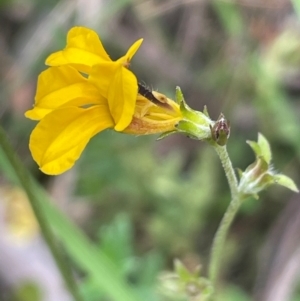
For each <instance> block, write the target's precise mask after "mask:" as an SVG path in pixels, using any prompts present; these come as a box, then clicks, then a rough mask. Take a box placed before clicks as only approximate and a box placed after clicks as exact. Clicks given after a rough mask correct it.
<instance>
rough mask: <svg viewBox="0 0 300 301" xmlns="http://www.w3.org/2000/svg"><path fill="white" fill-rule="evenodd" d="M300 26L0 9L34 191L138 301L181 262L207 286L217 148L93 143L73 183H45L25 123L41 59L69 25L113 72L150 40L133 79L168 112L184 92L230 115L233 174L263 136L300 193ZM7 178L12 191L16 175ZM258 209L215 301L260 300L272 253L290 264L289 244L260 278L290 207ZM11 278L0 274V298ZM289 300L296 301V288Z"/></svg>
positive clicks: (272, 196) (246, 222) (6, 72)
mask: <svg viewBox="0 0 300 301" xmlns="http://www.w3.org/2000/svg"><path fill="white" fill-rule="evenodd" d="M275 2H276V3H275ZM292 4H293V5H292ZM299 12H300V9H299V4H298V1H297V0H294V1H292V2H290V1H287V0H282V1H279V0H278V1H274V2H271V1H262V0H255V1H250V0H238V1H219V0H214V1H173V0H164V1H156V0H150V1H143V0H138V1H130V0H126V1H125V0H124V1H113V2H110V1H100V0H89V1H80V0H77V1H67V0H60V1H59V0H57V1H34V0H31V1H29V0H26V1H18V0H2V1H0V24H1V27H0V28H1V29H0V62H1V68H0V79H1V83H0V84H1V85H0V99H1V108H0V117H1V124H2V125H3V126H4V128H5V129H6V131H7V133H8V135H9V137H10V139H11V142H12V144H13V145H14V147H15V150H16V152H17V153H18V154H19V155H20V156H21V158H22V160H23V161H24V163H25V164H26V166H27V167H28V169H29V170H30V171H31V172H32V174H33V175H34V176H35V177H36V179H37V180H38V181H39V182H40V183H41V184H42V185H43V186H44V187H45V188H46V189H47V190H48V191H49V193H50V194H53V195H54V198H56V196H57V191H59V192H60V194H61V195H62V197H60V198H59V197H57V205H58V206H60V207H61V208H63V209H64V210H65V211H66V213H67V214H68V215H70V216H71V217H72V218H73V219H75V221H77V222H78V223H79V224H80V225H81V226H82V228H83V229H84V231H85V232H86V233H87V234H88V235H89V236H90V237H91V239H92V240H93V241H94V242H95V244H96V246H97V248H99V250H101V252H104V253H105V254H106V255H107V256H108V257H109V258H110V259H111V260H113V261H114V262H115V263H116V265H117V267H118V270H119V272H120V273H121V274H122V275H123V276H125V277H126V279H127V280H128V281H130V282H131V283H132V284H133V285H134V287H136V289H137V291H138V292H139V295H140V296H142V300H157V298H158V296H157V277H158V275H159V274H160V273H161V272H162V271H163V270H171V269H172V264H173V260H174V258H180V259H181V260H182V261H183V262H184V263H185V264H186V265H187V266H189V267H191V269H193V268H194V267H195V266H198V265H199V264H201V265H202V266H203V272H204V274H205V271H206V267H207V261H208V258H209V248H210V246H211V241H212V237H213V235H214V232H215V230H216V228H217V225H218V223H219V221H220V219H221V217H222V215H223V212H224V210H225V208H226V206H227V205H228V202H229V189H228V186H227V183H226V180H225V176H224V175H223V171H222V169H221V166H220V163H219V162H218V160H217V156H216V155H215V153H214V152H213V151H212V149H211V148H210V147H209V146H207V145H205V144H204V143H200V142H197V141H193V140H190V139H188V138H186V137H180V136H178V135H177V136H171V137H169V138H166V139H164V140H162V141H155V137H130V136H125V135H122V134H116V133H113V132H110V131H107V132H105V133H103V134H101V135H98V136H96V137H94V138H93V139H92V141H91V142H90V143H89V145H88V147H87V149H86V150H85V152H84V155H83V157H82V158H81V159H80V160H79V161H78V163H77V165H76V166H75V168H74V169H72V171H70V172H69V173H67V174H66V175H62V176H60V177H57V178H51V177H48V176H45V175H42V174H41V173H40V172H39V171H38V170H37V168H36V166H35V163H34V162H33V161H32V159H31V156H30V153H29V150H28V139H29V134H30V131H31V129H32V128H33V126H34V125H33V124H32V122H30V121H28V120H25V119H24V117H23V113H24V111H25V110H26V109H28V108H29V107H30V106H31V105H32V103H33V98H34V92H35V84H36V77H37V75H38V73H39V72H41V71H42V70H43V69H44V68H45V67H44V65H43V62H44V59H45V57H46V56H47V55H48V54H49V53H51V52H52V51H55V50H57V49H60V48H62V47H63V46H64V44H65V36H66V32H67V31H68V29H69V28H70V27H71V26H73V25H84V26H88V27H91V28H93V29H94V30H96V31H97V32H98V33H99V35H100V36H101V37H102V40H103V43H104V45H105V47H106V49H107V51H108V52H109V53H110V54H111V56H112V58H114V57H118V56H119V54H120V53H123V52H124V50H125V49H127V47H128V45H130V44H131V43H132V42H133V41H134V40H136V39H137V38H140V37H144V43H143V46H142V48H141V49H140V51H139V52H138V54H137V55H136V56H135V58H134V60H133V62H132V66H131V67H132V69H133V70H134V71H135V72H136V74H137V75H138V77H139V79H140V80H141V81H145V82H146V83H147V84H149V85H150V86H152V87H153V88H154V89H158V90H159V91H161V92H163V93H165V94H167V95H168V96H169V97H171V98H172V97H174V94H175V86H177V85H179V86H180V87H181V89H182V91H183V93H184V95H185V99H186V101H187V103H188V104H189V105H190V106H191V107H193V108H196V109H201V110H202V109H203V106H204V105H207V106H208V110H209V112H210V114H211V116H212V117H214V118H215V119H216V118H217V117H218V116H219V114H220V112H223V113H224V114H225V115H226V117H227V118H228V119H230V121H231V137H230V140H229V145H228V149H229V153H230V155H231V158H232V161H233V164H234V166H235V167H239V168H241V169H245V167H246V166H247V165H248V164H249V163H251V162H252V161H253V159H254V157H253V154H252V153H251V150H250V149H249V147H248V146H247V144H246V143H245V142H246V140H256V137H257V132H258V131H260V132H262V133H263V134H264V135H265V136H266V137H267V138H268V140H269V141H270V144H271V147H272V150H273V157H274V162H275V169H276V170H277V169H278V170H279V171H280V172H283V173H284V174H287V175H289V176H291V177H292V178H293V179H294V180H295V182H296V183H299V182H300V180H299V178H300V175H299V167H300V164H299V160H300V140H299V120H300V118H299V114H300V107H299V99H300V85H299V82H300V81H299V79H300V64H299V62H300V51H299V49H300V21H299V20H300V13H299ZM1 168H2V170H1V174H0V180H1V183H0V184H1V185H4V184H6V183H7V182H10V177H9V174H8V172H9V170H8V169H5V167H4V166H3V165H1ZM55 192H56V194H55ZM260 198H261V199H260V200H259V201H257V200H252V199H251V200H250V199H249V200H248V201H247V202H245V204H244V205H243V207H242V210H241V211H240V214H239V216H238V217H237V219H236V221H235V223H234V225H233V228H232V232H231V234H230V236H229V240H228V244H227V250H226V253H225V254H224V265H223V268H224V270H223V280H224V283H223V285H224V287H223V288H222V289H221V292H222V293H223V295H222V296H220V300H232V301H235V300H236V301H244V300H245V301H246V300H249V299H250V297H249V296H259V294H260V292H261V291H264V289H266V287H267V282H268V280H269V279H271V274H272V268H273V266H274V265H275V264H274V262H275V261H276V260H279V259H278V258H277V257H276V254H277V253H276V252H277V249H278V253H279V252H281V251H282V252H284V249H283V247H284V243H282V241H284V240H282V241H277V243H276V245H275V246H274V245H273V246H271V247H269V248H271V249H273V250H274V252H273V253H272V252H270V253H269V256H270V261H269V265H270V266H268V267H266V268H264V269H263V268H262V267H261V266H262V265H261V261H262V259H261V253H262V249H263V246H266V245H267V242H268V235H269V233H271V231H275V230H276V227H275V226H276V225H277V223H278V222H277V221H278V220H279V219H280V217H281V216H282V215H283V213H282V212H283V211H284V208H285V207H288V206H289V204H290V200H291V199H292V194H291V193H290V192H288V191H286V190H283V189H277V188H272V189H271V190H270V191H268V192H265V193H263V195H261V197H260ZM1 201H2V200H1ZM298 207H299V206H298ZM77 208H83V209H84V210H82V211H81V210H79V212H78V209H77ZM299 210H300V208H299ZM287 227H288V225H287ZM274 229H275V230H274ZM287 232H288V231H287ZM276 233H277V232H276ZM277 234H278V233H277ZM278 237H281V236H280V235H279V234H278ZM294 241H300V239H299V237H295V238H294ZM298 247H299V243H298V244H296V245H295V247H294V248H295V250H296V249H297V248H298ZM295 250H294V251H295ZM0 253H1V251H0ZM288 254H291V253H286V254H285V255H282V257H281V259H280V260H281V261H282V262H283V265H284V264H287V261H288V258H289V255H288ZM272 260H273V261H272ZM75 264H76V263H75ZM76 266H78V267H80V264H78V265H76ZM77 272H78V275H79V276H80V279H79V280H80V283H81V290H82V292H83V294H84V296H85V297H86V300H91V301H94V300H95V301H96V300H100V299H101V300H102V296H104V292H101V289H99V287H97V285H96V284H95V282H94V280H93V278H92V277H89V275H86V274H82V273H81V271H80V268H78V271H77ZM6 273H8V271H2V270H0V275H1V278H0V279H1V282H2V281H3V283H4V285H0V286H1V288H2V286H3V287H6V285H5V284H6V281H8V280H7V277H5V275H6ZM261 275H263V277H264V281H263V282H260V283H258V281H259V279H261ZM298 276H299V275H298ZM294 278H295V279H294V280H293V282H292V283H293V285H291V286H292V287H295V288H297V283H298V282H299V279H298V278H297V277H296V276H295V277H294ZM8 286H9V287H10V286H13V285H12V284H11V283H9V285H8ZM5 290H7V291H11V289H3V292H4V291H5ZM12 290H13V289H12ZM294 291H295V293H294V295H295V296H294V299H291V300H299V298H300V294H299V288H298V290H297V289H294ZM18 293H19V291H18ZM24 294H26V293H24ZM3 298H4V297H3ZM24 298H25V297H24ZM24 298H23V299H22V298H19V299H20V300H26V299H24ZM260 298H262V297H260ZM0 299H1V298H0ZM1 300H2V299H1ZM4 300H9V299H8V298H6V299H4ZM11 300H12V298H11ZM257 300H264V299H259V297H257ZM282 301H284V300H282Z"/></svg>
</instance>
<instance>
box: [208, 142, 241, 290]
mask: <svg viewBox="0 0 300 301" xmlns="http://www.w3.org/2000/svg"><path fill="white" fill-rule="evenodd" d="M214 148H215V150H216V152H217V153H218V156H219V157H220V160H221V163H222V166H223V168H224V171H225V174H226V177H227V180H228V183H229V187H230V191H231V202H230V204H229V206H228V208H227V210H226V212H225V214H224V216H223V218H222V221H221V223H220V225H219V228H218V230H217V232H216V234H215V236H214V239H213V245H212V249H211V257H210V262H209V278H210V280H211V282H212V284H213V286H214V287H215V286H216V283H217V280H218V276H219V272H220V264H221V259H222V257H223V252H224V245H225V240H226V237H227V233H228V229H229V227H230V225H231V223H232V221H233V219H234V217H235V215H236V213H237V211H238V209H239V207H240V205H241V199H240V197H239V193H238V181H237V178H236V175H235V173H234V170H233V167H232V164H231V161H230V158H229V156H228V153H227V150H226V146H219V145H216V146H214Z"/></svg>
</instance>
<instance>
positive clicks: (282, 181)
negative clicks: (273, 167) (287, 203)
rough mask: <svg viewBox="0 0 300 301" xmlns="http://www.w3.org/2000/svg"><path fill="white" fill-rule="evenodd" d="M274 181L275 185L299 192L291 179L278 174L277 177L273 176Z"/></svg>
mask: <svg viewBox="0 0 300 301" xmlns="http://www.w3.org/2000/svg"><path fill="white" fill-rule="evenodd" d="M274 179H275V181H276V183H277V184H279V185H281V186H284V187H286V188H288V189H290V190H292V191H295V192H299V189H298V187H297V186H296V184H295V182H294V181H293V180H292V179H291V178H289V177H287V176H285V175H282V174H279V175H276V176H274Z"/></svg>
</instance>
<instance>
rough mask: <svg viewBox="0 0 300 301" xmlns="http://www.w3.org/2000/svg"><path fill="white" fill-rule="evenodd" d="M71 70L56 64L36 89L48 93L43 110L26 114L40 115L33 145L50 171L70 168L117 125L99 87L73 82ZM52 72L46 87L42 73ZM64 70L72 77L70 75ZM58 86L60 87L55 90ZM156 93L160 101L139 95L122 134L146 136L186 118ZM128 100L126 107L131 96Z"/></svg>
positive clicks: (36, 155) (36, 156) (172, 127)
mask: <svg viewBox="0 0 300 301" xmlns="http://www.w3.org/2000/svg"><path fill="white" fill-rule="evenodd" d="M71 72H72V73H76V72H77V71H76V70H75V69H74V68H72V67H69V66H61V67H51V68H49V69H48V70H46V71H44V72H43V73H42V74H41V75H40V78H39V81H38V88H37V95H40V94H41V95H42V94H43V97H41V101H40V103H41V104H42V105H43V109H41V108H40V107H35V108H34V109H33V110H31V111H29V112H27V113H26V116H27V117H29V118H32V117H34V116H35V114H36V115H38V116H37V117H38V118H35V119H40V122H39V123H38V124H37V126H36V127H35V129H34V130H33V131H32V133H31V136H30V143H29V147H30V151H31V153H32V156H33V158H34V160H35V161H36V162H37V164H38V165H39V167H40V169H41V170H42V171H43V172H44V173H47V174H50V175H57V174H60V173H63V172H64V171H66V170H68V169H70V168H71V167H72V166H73V165H74V163H75V161H76V160H77V159H78V158H79V157H80V155H81V153H82V151H83V150H84V148H85V147H86V145H87V143H88V142H89V140H90V139H91V138H92V137H93V136H94V135H96V134H97V133H99V132H101V131H103V130H105V129H108V128H115V121H114V119H113V117H112V115H113V114H114V112H112V111H111V110H110V108H109V105H108V101H107V99H105V98H104V97H103V96H102V95H101V94H100V90H99V89H97V87H96V86H95V85H93V83H91V82H90V81H89V79H86V78H84V77H82V76H81V78H80V81H77V82H74V83H70V82H69V81H70V78H73V79H74V81H75V79H78V77H76V76H77V75H78V74H77V75H76V76H75V74H74V77H72V76H70V75H71ZM49 73H51V74H50V75H51V76H52V77H53V79H54V81H53V82H52V83H51V84H50V85H45V86H44V85H43V83H46V81H45V80H44V79H43V77H46V78H47V77H48V76H50V75H49ZM64 74H67V75H69V76H70V77H67V78H65V77H64V76H63V75H64ZM62 78H65V79H66V81H65V82H64V83H65V86H63V85H62V83H63V81H62V80H61V79H62ZM55 79H57V80H58V81H59V83H56V81H55ZM67 83H68V85H67ZM39 84H40V85H39ZM59 84H60V85H59ZM58 86H59V87H60V88H58V89H56V90H55V88H57V87H58ZM40 89H42V90H43V93H41V92H40ZM47 89H48V90H47ZM116 89H117V87H116ZM153 95H155V96H156V97H157V101H158V104H154V103H153V102H151V101H150V100H149V99H147V98H146V97H144V96H143V95H141V94H136V96H135V99H136V104H135V107H134V113H133V114H132V115H129V114H128V115H129V117H130V123H129V125H128V126H127V127H126V128H124V129H123V130H122V132H124V133H129V134H137V135H146V134H155V133H162V132H166V131H172V130H175V125H176V124H177V123H178V121H179V120H180V119H181V113H180V110H179V105H178V104H176V103H175V102H174V101H172V100H171V99H169V98H167V97H166V96H165V95H163V94H160V93H158V92H153ZM59 102H60V104H61V105H60V106H59V104H58V103H59ZM124 102H125V106H126V105H127V99H126V98H125V99H124ZM47 106H48V107H47ZM41 110H42V111H41ZM47 110H48V111H47ZM124 110H125V111H126V107H125V108H124ZM28 115H29V116H28Z"/></svg>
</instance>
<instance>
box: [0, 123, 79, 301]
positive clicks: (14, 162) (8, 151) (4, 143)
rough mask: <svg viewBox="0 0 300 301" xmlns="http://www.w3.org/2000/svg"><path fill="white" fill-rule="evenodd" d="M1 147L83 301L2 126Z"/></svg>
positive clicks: (75, 295) (67, 281) (67, 280)
mask: <svg viewBox="0 0 300 301" xmlns="http://www.w3.org/2000/svg"><path fill="white" fill-rule="evenodd" d="M0 147H1V148H2V150H3V153H4V154H5V156H6V157H7V160H8V162H9V163H10V164H11V166H12V168H13V170H14V172H15V174H16V177H17V179H18V180H19V182H20V184H21V186H22V187H23V189H24V191H25V192H26V194H27V197H28V200H29V202H30V204H31V207H32V210H33V212H34V214H35V217H36V219H37V221H38V223H39V226H40V229H41V233H42V235H43V237H44V239H45V241H46V243H47V245H48V247H49V249H50V251H51V253H52V256H53V258H54V260H55V262H56V265H57V267H58V269H59V270H60V273H61V276H62V278H63V279H64V281H65V284H66V286H67V288H68V290H69V291H70V293H71V294H72V295H73V298H74V300H76V301H82V300H83V299H82V298H81V296H80V294H79V291H78V288H77V285H76V283H75V280H74V278H73V275H72V271H71V269H70V267H69V266H68V264H67V263H66V261H65V259H64V258H63V256H62V254H61V252H60V250H59V247H58V245H57V243H56V240H55V237H54V235H53V233H52V231H51V228H50V226H49V225H48V223H47V221H46V218H45V216H44V214H43V210H42V207H41V205H40V201H41V200H39V198H38V197H37V196H36V194H35V189H34V187H33V185H32V182H31V175H30V174H29V173H28V171H27V170H26V169H25V167H24V165H23V164H22V162H21V160H20V158H19V157H17V155H16V154H15V152H14V150H13V148H12V147H11V145H10V143H9V140H8V138H7V137H6V134H5V131H4V130H3V128H2V127H1V126H0Z"/></svg>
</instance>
